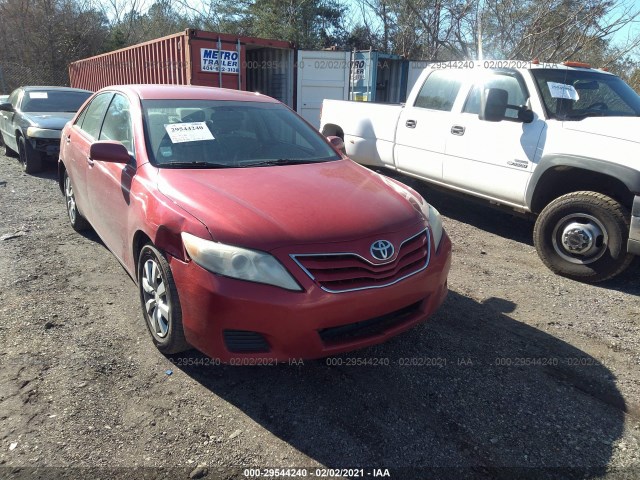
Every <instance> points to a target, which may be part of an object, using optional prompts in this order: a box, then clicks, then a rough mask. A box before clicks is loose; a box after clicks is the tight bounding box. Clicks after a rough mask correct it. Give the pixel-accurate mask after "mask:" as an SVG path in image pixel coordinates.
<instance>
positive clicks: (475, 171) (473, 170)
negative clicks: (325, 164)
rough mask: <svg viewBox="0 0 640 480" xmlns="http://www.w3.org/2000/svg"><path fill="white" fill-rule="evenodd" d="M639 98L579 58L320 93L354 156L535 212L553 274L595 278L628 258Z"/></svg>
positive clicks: (633, 235)
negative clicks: (369, 93)
mask: <svg viewBox="0 0 640 480" xmlns="http://www.w3.org/2000/svg"><path fill="white" fill-rule="evenodd" d="M639 116H640V96H638V94H636V93H635V92H634V91H633V89H631V87H629V86H628V85H627V84H626V83H624V81H623V80H622V79H620V78H619V77H617V76H615V75H612V74H610V73H607V72H605V71H602V70H596V69H592V68H590V67H589V66H588V65H585V64H577V63H570V62H567V63H565V64H562V65H559V64H540V63H537V62H536V63H534V62H523V61H484V62H451V63H440V64H431V65H429V66H428V67H427V68H426V69H425V70H424V72H422V75H421V76H420V78H419V80H418V81H417V82H416V84H415V86H414V88H413V90H412V91H411V93H410V95H409V98H408V99H407V103H406V105H398V106H391V105H380V104H368V103H358V102H347V101H337V100H325V101H324V103H323V107H322V118H321V127H320V129H321V131H322V133H323V134H324V135H327V136H338V137H341V138H342V139H343V140H344V144H345V148H346V153H347V155H349V156H350V157H351V158H352V159H353V160H355V161H356V162H359V163H362V164H364V165H368V166H371V167H386V168H390V169H393V170H396V171H398V172H402V173H404V174H407V175H411V176H414V177H417V178H419V179H422V180H426V181H428V182H431V183H434V184H437V185H440V186H444V187H446V188H449V189H453V190H457V191H460V192H464V193H467V194H471V195H474V196H476V197H480V198H483V199H486V200H489V201H490V202H491V203H494V204H498V205H503V206H508V207H511V208H513V209H515V210H516V211H519V212H525V213H530V214H532V215H535V216H536V217H537V219H536V224H535V228H534V233H533V235H534V239H533V240H534V243H535V246H536V249H537V251H538V254H539V256H540V258H541V259H542V261H543V262H544V263H545V264H546V265H547V266H548V267H549V268H550V269H551V270H553V271H554V272H556V273H558V274H560V275H564V276H567V277H570V278H573V279H576V280H582V281H589V282H598V281H602V280H606V279H608V278H611V277H613V276H615V275H617V274H619V273H620V272H622V271H623V270H624V269H625V268H626V267H627V266H628V265H629V264H630V263H631V260H632V257H633V255H634V254H635V255H639V254H640V118H639Z"/></svg>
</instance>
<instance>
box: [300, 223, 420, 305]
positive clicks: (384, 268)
mask: <svg viewBox="0 0 640 480" xmlns="http://www.w3.org/2000/svg"><path fill="white" fill-rule="evenodd" d="M430 253H431V248H430V244H429V231H428V230H426V229H425V230H423V231H421V232H419V233H418V234H416V235H414V236H413V237H410V238H408V239H406V240H405V241H404V242H402V244H401V245H400V247H399V248H398V253H397V255H396V257H395V258H394V259H393V260H391V261H389V262H386V263H382V264H374V263H372V262H370V261H369V260H367V259H366V258H364V257H362V256H360V255H358V254H357V253H326V254H297V255H291V258H293V260H294V261H295V262H296V263H297V264H298V265H299V266H300V268H302V270H304V272H305V273H306V274H307V275H309V277H311V279H312V280H313V281H314V282H315V283H316V284H317V285H318V286H320V288H322V289H323V290H325V291H326V292H330V293H343V292H352V291H355V290H366V289H370V288H382V287H387V286H389V285H393V284H394V283H398V282H400V281H401V280H404V279H405V278H407V277H410V276H412V275H415V274H416V273H418V272H421V271H422V270H424V269H425V268H427V265H428V264H429V256H430Z"/></svg>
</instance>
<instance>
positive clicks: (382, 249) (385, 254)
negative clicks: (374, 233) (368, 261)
mask: <svg viewBox="0 0 640 480" xmlns="http://www.w3.org/2000/svg"><path fill="white" fill-rule="evenodd" d="M369 251H370V252H371V256H372V257H373V258H375V259H376V260H387V259H389V258H391V257H393V252H394V249H393V245H392V244H391V242H390V241H389V240H376V241H375V242H373V243H372V244H371V248H370V250H369Z"/></svg>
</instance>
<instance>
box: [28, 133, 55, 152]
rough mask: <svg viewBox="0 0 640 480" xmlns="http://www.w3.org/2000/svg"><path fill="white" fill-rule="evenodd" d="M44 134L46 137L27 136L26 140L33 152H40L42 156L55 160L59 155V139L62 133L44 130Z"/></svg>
mask: <svg viewBox="0 0 640 480" xmlns="http://www.w3.org/2000/svg"><path fill="white" fill-rule="evenodd" d="M46 132H47V133H46V135H45V134H42V135H41V136H40V135H39V136H27V137H26V138H27V140H29V143H31V147H32V148H33V149H34V150H36V151H38V152H41V153H42V154H44V155H48V156H51V157H55V158H57V157H58V154H59V153H60V138H61V136H62V131H58V130H46Z"/></svg>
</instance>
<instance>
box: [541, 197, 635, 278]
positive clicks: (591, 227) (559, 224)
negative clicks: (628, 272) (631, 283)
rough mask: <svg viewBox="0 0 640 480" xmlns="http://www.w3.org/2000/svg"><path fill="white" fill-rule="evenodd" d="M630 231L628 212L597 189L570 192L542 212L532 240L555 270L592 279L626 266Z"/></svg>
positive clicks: (617, 271)
mask: <svg viewBox="0 0 640 480" xmlns="http://www.w3.org/2000/svg"><path fill="white" fill-rule="evenodd" d="M628 235H629V212H628V211H627V209H626V208H624V207H623V206H622V205H621V204H620V203H619V202H617V201H616V200H614V199H612V198H611V197H608V196H606V195H603V194H601V193H596V192H572V193H568V194H566V195H563V196H561V197H559V198H556V199H555V200H554V201H552V202H551V203H550V204H549V205H547V206H546V207H545V208H544V210H542V213H541V214H540V215H539V216H538V220H537V221H536V224H535V228H534V229H533V242H534V244H535V246H536V250H537V251H538V255H539V256H540V258H541V259H542V261H543V262H544V264H545V265H546V266H547V267H549V269H551V270H552V271H553V272H555V273H557V274H559V275H562V276H565V277H568V278H572V279H574V280H580V281H587V282H593V283H595V282H602V281H603V280H607V279H609V278H612V277H614V276H616V275H618V274H619V273H621V272H622V271H623V270H624V269H625V268H627V267H628V266H629V264H630V263H631V260H632V259H633V256H632V255H630V254H628V253H627V237H628Z"/></svg>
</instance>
